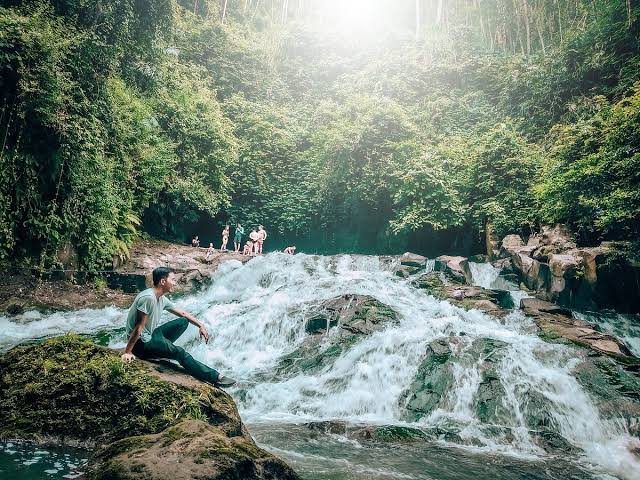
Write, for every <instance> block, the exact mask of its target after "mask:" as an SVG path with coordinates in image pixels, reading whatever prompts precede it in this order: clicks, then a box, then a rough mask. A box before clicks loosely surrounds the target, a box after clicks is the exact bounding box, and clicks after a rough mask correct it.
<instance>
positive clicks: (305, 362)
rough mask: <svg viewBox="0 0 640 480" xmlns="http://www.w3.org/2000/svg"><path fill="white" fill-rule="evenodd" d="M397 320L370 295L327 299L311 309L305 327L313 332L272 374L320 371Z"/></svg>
mask: <svg viewBox="0 0 640 480" xmlns="http://www.w3.org/2000/svg"><path fill="white" fill-rule="evenodd" d="M396 322H397V315H396V312H395V311H394V310H393V309H392V308H391V307H389V306H387V305H385V304H384V303H382V302H380V301H378V300H376V299H375V298H374V297H371V296H369V295H355V294H347V295H341V296H339V297H336V298H332V299H330V300H327V301H325V302H323V303H322V304H321V305H319V306H316V307H314V308H312V309H310V311H309V313H308V314H307V317H306V324H305V329H306V331H307V332H308V333H310V334H311V335H309V336H308V337H307V338H306V339H305V340H304V342H303V343H302V345H301V346H300V347H298V348H297V349H296V350H294V351H293V352H291V353H289V354H287V355H285V356H284V357H283V358H282V359H281V360H280V363H279V364H278V366H277V367H276V369H275V371H274V372H273V374H274V375H277V376H281V375H293V374H296V373H298V372H301V371H304V372H315V371H318V370H320V369H321V368H323V367H325V366H326V365H328V364H330V363H331V362H333V361H334V360H335V359H336V358H337V357H339V356H340V355H341V354H342V353H343V352H344V351H346V350H348V349H349V348H351V347H352V346H353V345H354V344H355V343H356V342H358V341H359V340H360V339H361V338H362V337H364V336H367V335H370V334H372V333H374V332H377V331H380V330H382V329H384V328H386V327H387V326H388V325H389V324H390V323H391V324H393V323H396ZM330 330H333V331H331V332H330ZM328 333H331V334H330V335H327V334H328Z"/></svg>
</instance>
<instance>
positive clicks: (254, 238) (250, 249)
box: [191, 223, 296, 260]
mask: <svg viewBox="0 0 640 480" xmlns="http://www.w3.org/2000/svg"><path fill="white" fill-rule="evenodd" d="M229 234H230V229H229V225H225V227H224V229H223V230H222V244H221V245H220V252H227V251H228V250H227V244H228V243H229ZM244 235H245V230H244V228H243V227H242V225H241V224H240V223H237V224H236V229H235V232H234V237H233V251H234V252H235V253H241V254H242V255H252V256H253V255H262V251H263V248H264V241H265V240H266V239H267V231H266V230H265V229H264V227H263V226H262V225H258V227H257V228H254V229H253V230H252V231H251V233H249V238H248V239H247V241H246V242H245V243H244V248H242V252H241V251H240V250H241V247H242V240H243V237H244ZM191 246H192V247H199V246H200V238H199V237H198V235H196V236H195V237H194V238H193V240H191ZM295 251H296V247H295V246H289V247H287V248H285V249H284V253H288V254H290V255H293V254H294V253H295ZM214 252H215V248H214V247H213V243H210V244H209V248H208V249H207V253H206V255H205V260H209V257H211V255H213V253H214Z"/></svg>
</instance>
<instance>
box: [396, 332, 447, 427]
mask: <svg viewBox="0 0 640 480" xmlns="http://www.w3.org/2000/svg"><path fill="white" fill-rule="evenodd" d="M450 358H451V348H450V347H449V341H448V340H447V339H441V340H435V341H433V342H431V343H430V344H429V345H427V350H426V352H425V356H424V359H423V360H422V363H421V364H420V366H419V367H418V372H417V373H416V376H415V378H414V379H413V382H412V383H411V385H410V386H409V388H408V389H407V390H406V391H405V392H404V393H403V394H402V396H401V397H400V407H401V408H402V410H403V414H402V416H401V419H402V420H404V421H408V422H416V421H418V420H420V419H421V418H423V417H426V416H428V415H429V414H430V413H431V412H432V411H433V410H434V409H435V408H436V407H437V406H438V405H439V404H440V402H441V401H443V399H444V398H445V396H446V394H447V392H448V391H449V390H450V389H451V387H452V386H453V382H454V377H453V371H452V365H451V364H450V363H449V360H450Z"/></svg>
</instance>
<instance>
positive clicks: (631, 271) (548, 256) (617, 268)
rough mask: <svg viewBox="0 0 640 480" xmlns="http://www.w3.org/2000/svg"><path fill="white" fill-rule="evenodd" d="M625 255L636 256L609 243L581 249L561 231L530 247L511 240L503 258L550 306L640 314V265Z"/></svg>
mask: <svg viewBox="0 0 640 480" xmlns="http://www.w3.org/2000/svg"><path fill="white" fill-rule="evenodd" d="M625 250H626V251H633V249H632V248H629V246H628V245H627V246H624V245H621V244H612V243H607V242H605V243H603V244H601V245H600V246H598V247H587V248H577V247H576V244H575V241H574V239H573V237H572V236H571V234H570V232H569V231H568V229H567V228H566V227H564V226H562V225H556V226H554V227H548V226H545V227H543V228H542V232H541V233H540V234H539V235H534V236H532V237H530V238H529V241H528V242H527V245H525V244H524V242H523V241H522V238H520V236H518V235H507V236H506V237H505V238H504V239H503V241H502V246H501V256H502V257H504V258H505V259H508V261H510V262H511V266H512V267H513V271H514V272H515V273H516V274H517V275H518V276H519V280H520V282H523V283H524V284H525V285H526V287H527V288H529V289H531V290H535V291H537V292H538V295H539V296H541V297H543V298H545V299H546V300H549V301H552V302H557V303H560V304H562V305H566V306H569V307H573V308H583V309H597V308H611V307H614V308H616V309H617V310H621V311H625V312H640V265H634V263H633V261H631V260H630V259H629V255H628V254H626V255H625V254H621V253H620V252H621V251H625ZM501 261H505V260H501ZM505 273H508V272H506V271H505Z"/></svg>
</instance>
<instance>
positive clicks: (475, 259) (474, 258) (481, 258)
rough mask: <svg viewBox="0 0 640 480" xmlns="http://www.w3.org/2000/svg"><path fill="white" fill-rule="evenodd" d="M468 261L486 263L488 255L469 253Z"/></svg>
mask: <svg viewBox="0 0 640 480" xmlns="http://www.w3.org/2000/svg"><path fill="white" fill-rule="evenodd" d="M469 261H470V262H473V263H488V262H489V256H488V255H481V254H479V255H471V256H470V257H469Z"/></svg>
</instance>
